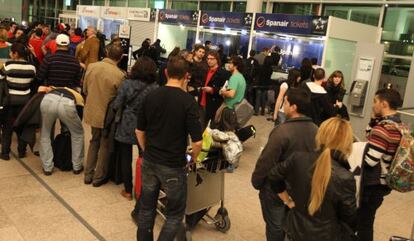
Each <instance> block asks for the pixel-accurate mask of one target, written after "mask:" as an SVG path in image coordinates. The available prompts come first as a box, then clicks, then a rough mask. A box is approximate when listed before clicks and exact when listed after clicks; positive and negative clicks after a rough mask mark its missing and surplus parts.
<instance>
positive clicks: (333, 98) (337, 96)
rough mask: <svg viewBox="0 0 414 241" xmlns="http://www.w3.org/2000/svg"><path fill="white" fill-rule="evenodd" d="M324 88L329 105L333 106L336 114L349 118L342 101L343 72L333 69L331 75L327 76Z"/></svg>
mask: <svg viewBox="0 0 414 241" xmlns="http://www.w3.org/2000/svg"><path fill="white" fill-rule="evenodd" d="M325 89H326V92H327V93H328V97H329V101H330V103H331V105H333V106H334V107H335V112H336V114H337V115H340V116H341V117H342V118H344V119H347V120H349V115H348V110H347V108H346V106H345V105H344V104H343V103H342V102H343V100H344V96H345V93H346V89H345V84H344V74H342V72H341V71H339V70H336V71H334V72H333V73H332V74H331V76H329V78H328V81H327V84H326V87H325Z"/></svg>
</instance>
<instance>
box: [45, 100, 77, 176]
mask: <svg viewBox="0 0 414 241" xmlns="http://www.w3.org/2000/svg"><path fill="white" fill-rule="evenodd" d="M40 111H41V113H42V129H41V132H40V149H39V151H40V159H41V160H42V165H43V169H44V170H45V171H52V169H53V149H52V144H51V140H50V136H51V132H52V128H53V127H54V124H55V122H56V119H59V120H60V121H61V122H63V123H64V124H65V126H66V127H67V128H68V129H69V131H70V135H71V145H72V163H73V170H79V169H81V168H82V161H83V157H84V135H83V126H82V121H81V119H80V118H79V115H78V112H77V110H76V105H75V102H74V100H71V99H69V98H67V97H64V96H59V95H56V94H53V93H50V94H47V95H45V97H44V98H43V100H42V102H41V104H40Z"/></svg>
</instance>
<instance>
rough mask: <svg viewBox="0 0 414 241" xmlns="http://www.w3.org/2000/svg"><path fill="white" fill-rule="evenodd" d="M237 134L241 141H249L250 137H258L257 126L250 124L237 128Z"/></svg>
mask: <svg viewBox="0 0 414 241" xmlns="http://www.w3.org/2000/svg"><path fill="white" fill-rule="evenodd" d="M236 136H237V137H238V138H239V140H240V141H241V142H245V141H247V140H248V139H249V138H250V137H252V136H253V137H256V127H254V126H253V125H248V126H245V127H243V128H240V129H238V130H236Z"/></svg>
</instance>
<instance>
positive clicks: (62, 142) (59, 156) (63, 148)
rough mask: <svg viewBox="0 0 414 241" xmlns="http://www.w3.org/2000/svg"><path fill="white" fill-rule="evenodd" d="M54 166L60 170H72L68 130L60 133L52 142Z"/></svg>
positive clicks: (70, 143)
mask: <svg viewBox="0 0 414 241" xmlns="http://www.w3.org/2000/svg"><path fill="white" fill-rule="evenodd" d="M52 149H53V163H54V166H55V167H57V168H59V169H60V170H61V171H71V170H72V142H71V135H70V132H69V131H65V132H62V133H60V134H59V135H57V136H56V137H55V140H54V141H53V144H52Z"/></svg>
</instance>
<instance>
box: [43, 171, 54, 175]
mask: <svg viewBox="0 0 414 241" xmlns="http://www.w3.org/2000/svg"><path fill="white" fill-rule="evenodd" d="M43 174H45V176H50V175H52V171H46V170H45V169H43Z"/></svg>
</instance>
